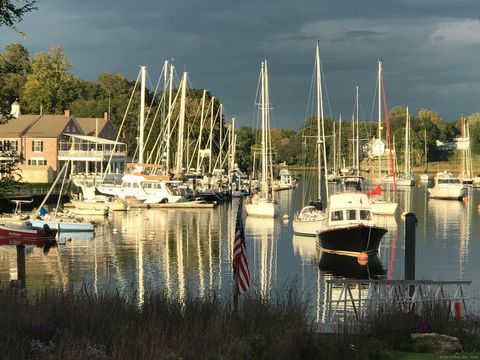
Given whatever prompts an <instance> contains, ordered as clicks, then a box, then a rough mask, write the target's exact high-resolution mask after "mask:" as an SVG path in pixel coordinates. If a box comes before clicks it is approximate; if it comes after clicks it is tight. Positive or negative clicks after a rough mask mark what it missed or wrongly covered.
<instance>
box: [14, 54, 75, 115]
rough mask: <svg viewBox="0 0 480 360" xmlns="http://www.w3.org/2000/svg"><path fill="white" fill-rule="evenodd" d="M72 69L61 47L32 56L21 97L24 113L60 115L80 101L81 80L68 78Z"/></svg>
mask: <svg viewBox="0 0 480 360" xmlns="http://www.w3.org/2000/svg"><path fill="white" fill-rule="evenodd" d="M71 68H72V65H71V64H70V61H69V60H68V58H67V55H66V54H65V52H64V51H63V49H62V48H61V47H60V46H53V47H51V48H50V49H49V50H48V51H46V52H40V53H38V54H37V55H35V57H34V58H33V59H32V61H31V73H30V74H29V75H28V76H27V81H26V84H25V91H24V93H23V99H24V100H25V103H26V105H27V106H26V107H27V111H29V112H31V113H34V112H40V111H42V112H43V113H54V114H61V113H62V112H63V111H64V110H65V109H67V108H68V107H69V106H70V104H71V103H72V102H73V101H75V100H76V99H79V98H80V97H81V80H80V79H79V78H78V77H76V76H74V75H72V74H70V72H69V71H70V70H71Z"/></svg>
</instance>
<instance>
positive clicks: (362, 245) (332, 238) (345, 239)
mask: <svg viewBox="0 0 480 360" xmlns="http://www.w3.org/2000/svg"><path fill="white" fill-rule="evenodd" d="M386 233H387V229H385V228H382V227H378V226H367V225H363V224H357V225H350V226H345V227H342V228H333V229H329V230H325V231H322V232H321V233H319V238H320V246H321V247H322V248H323V249H327V250H333V251H345V252H362V251H364V252H366V253H376V252H378V248H379V247H380V241H381V240H382V237H383V235H385V234H386Z"/></svg>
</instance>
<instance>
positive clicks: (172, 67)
mask: <svg viewBox="0 0 480 360" xmlns="http://www.w3.org/2000/svg"><path fill="white" fill-rule="evenodd" d="M174 70H175V67H174V66H173V65H170V74H169V75H170V76H169V80H168V82H169V84H168V85H169V89H168V117H167V136H166V141H167V159H166V167H165V171H166V173H167V174H168V173H169V172H170V133H171V130H172V129H171V127H172V121H171V119H172V114H173V109H172V94H173V73H174Z"/></svg>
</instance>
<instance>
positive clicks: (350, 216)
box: [346, 210, 357, 220]
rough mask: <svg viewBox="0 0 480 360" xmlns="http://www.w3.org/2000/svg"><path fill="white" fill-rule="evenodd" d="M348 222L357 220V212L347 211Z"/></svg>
mask: <svg viewBox="0 0 480 360" xmlns="http://www.w3.org/2000/svg"><path fill="white" fill-rule="evenodd" d="M346 212H347V220H355V219H356V218H357V216H356V215H357V212H356V211H355V210H347V211H346Z"/></svg>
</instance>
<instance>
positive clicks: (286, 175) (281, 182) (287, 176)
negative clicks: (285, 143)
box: [273, 168, 295, 191]
mask: <svg viewBox="0 0 480 360" xmlns="http://www.w3.org/2000/svg"><path fill="white" fill-rule="evenodd" d="M279 176H280V179H278V180H277V181H276V182H275V183H274V184H273V190H275V191H280V190H289V189H293V188H294V187H295V182H294V180H293V175H292V173H291V171H290V170H288V169H285V168H283V169H280V172H279Z"/></svg>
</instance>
